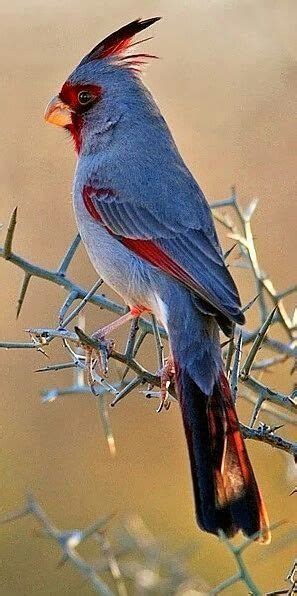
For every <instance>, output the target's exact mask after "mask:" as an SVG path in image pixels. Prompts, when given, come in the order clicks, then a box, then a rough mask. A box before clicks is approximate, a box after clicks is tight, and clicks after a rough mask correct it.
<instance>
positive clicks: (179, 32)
mask: <svg viewBox="0 0 297 596" xmlns="http://www.w3.org/2000/svg"><path fill="white" fill-rule="evenodd" d="M156 15H161V16H163V19H162V21H161V22H160V23H158V24H157V25H156V26H155V27H154V30H152V34H153V35H154V39H153V40H152V41H150V42H149V43H147V44H146V45H145V48H146V49H145V51H151V53H154V54H155V53H156V54H157V55H158V56H160V58H161V59H160V60H158V61H154V62H152V63H151V64H150V65H149V67H148V68H147V69H146V73H145V82H146V84H147V85H148V86H149V88H150V89H151V91H152V92H153V94H154V96H155V98H156V99H157V101H158V104H159V105H160V107H161V110H162V112H163V114H164V116H165V117H166V119H167V121H168V123H169V125H170V127H171V129H172V131H173V134H174V137H175V139H176V141H177V144H178V146H179V148H180V150H181V153H182V155H183V157H184V158H185V161H186V163H187V164H188V165H189V167H190V169H191V170H192V171H193V173H194V175H195V176H196V177H197V179H198V180H199V183H200V185H201V186H202V188H203V190H204V191H205V193H206V195H207V196H208V198H209V199H210V200H214V199H219V198H224V197H226V196H229V193H230V186H231V185H232V184H236V186H237V191H238V195H239V198H240V201H241V202H242V204H245V203H247V202H248V201H249V200H250V199H251V198H252V197H254V196H255V195H257V196H259V197H260V204H259V207H258V210H257V213H256V215H255V216H254V232H255V237H256V246H257V250H258V256H259V260H260V263H261V266H262V267H263V269H264V270H265V271H266V272H267V273H268V275H269V276H271V278H272V280H273V281H274V284H275V286H276V288H277V289H279V290H280V289H283V288H285V287H287V286H289V285H291V284H292V283H293V281H294V280H293V274H294V271H293V269H294V264H295V263H296V261H295V259H296V251H295V259H294V248H295V246H294V245H295V242H294V241H295V240H296V208H295V201H296V190H297V189H296V130H294V126H293V122H294V121H295V115H296V103H295V102H296V80H297V67H296V58H297V44H296V17H297V10H296V3H295V2H294V0H292V1H291V0H282V2H277V1H274V0H262V2H261V3H259V2H257V1H256V0H240V1H239V0H199V1H198V0H188V1H185V0H171V1H170V2H169V0H167V1H165V0H164V1H161V0H155V1H154V0H147V1H146V2H139V0H138V1H136V0H130V1H129V0H121V1H119V0H113V2H107V1H106V0H105V1H102V0H96V1H95V0H84V2H80V1H78V0H71V2H70V1H69V0H63V1H62V2H61V0H60V1H59V2H58V1H56V0H50V2H43V1H41V0H28V1H27V2H26V3H24V2H23V1H20V0H19V1H18V0H13V1H11V2H3V1H2V2H1V3H0V48H1V52H0V61H1V88H2V93H1V110H0V119H1V140H2V146H1V162H0V190H1V204H0V221H1V222H3V223H4V225H7V223H8V220H9V216H10V213H11V211H12V209H13V208H14V207H15V206H16V205H18V206H19V214H18V225H17V231H16V234H15V242H14V249H15V251H16V252H17V253H18V254H22V255H23V256H25V257H27V258H28V259H29V260H31V261H34V262H37V263H39V264H40V265H44V266H45V267H49V268H55V267H56V266H57V265H58V263H59V260H60V258H61V256H62V255H63V253H64V252H65V250H66V248H67V246H68V244H69V243H70V242H71V240H72V238H73V236H74V234H75V223H74V217H73V213H72V206H71V183H72V176H73V169H74V166H75V155H74V152H73V148H72V143H71V142H69V141H68V140H67V138H66V136H65V135H64V134H63V132H62V131H61V130H60V129H55V128H54V127H49V126H46V125H45V124H44V122H43V111H44V108H45V106H46V104H47V102H48V100H49V99H50V98H51V97H52V96H53V95H54V94H55V93H56V92H58V91H59V88H60V85H61V83H63V81H64V80H65V78H66V77H67V75H68V74H69V73H70V72H71V70H72V68H73V67H74V66H75V65H76V64H77V63H78V61H79V60H80V59H81V57H82V56H83V55H84V54H85V53H86V52H87V51H89V49H90V48H91V47H93V46H94V45H95V44H96V43H97V42H98V41H99V40H100V39H101V38H102V37H105V36H106V35H107V34H108V33H110V32H112V31H113V30H115V29H117V28H118V27H119V26H121V25H123V24H125V23H126V22H128V21H129V20H132V19H134V18H136V17H138V16H141V17H144V18H146V17H151V16H156ZM149 34H151V32H150V33H149ZM3 238H4V235H3ZM221 238H222V242H223V247H224V248H225V249H226V248H228V247H230V245H231V243H232V241H230V240H228V239H227V238H226V236H225V234H224V232H223V233H222V234H221ZM70 272H71V277H72V279H77V280H78V281H79V283H80V284H81V285H85V286H86V287H90V286H91V285H92V284H93V283H94V281H95V279H96V275H95V273H94V271H93V269H92V267H91V265H90V264H89V262H88V259H87V257H86V255H85V253H84V250H83V249H82V248H80V249H79V251H78V254H77V257H76V259H75V263H74V264H73V266H72V267H71V271H70ZM232 272H233V274H234V275H235V277H236V280H237V282H238V285H239V287H240V291H241V293H242V296H243V302H245V301H247V300H249V299H250V298H252V297H253V295H254V294H255V290H254V286H253V285H252V284H251V279H250V276H249V273H248V272H246V270H242V269H232ZM20 281H21V273H20V271H19V270H17V269H16V268H14V267H13V266H11V265H10V264H9V263H4V262H1V310H0V326H1V329H0V337H1V339H3V340H9V339H11V340H12V339H15V340H18V341H25V337H26V336H25V333H24V330H25V329H26V328H28V327H40V326H50V327H52V326H55V325H56V323H57V312H58V308H59V306H60V304H61V303H62V301H63V300H64V297H65V292H64V290H63V289H62V288H57V287H54V286H52V285H51V284H49V283H46V282H41V281H37V280H33V281H32V282H31V284H30V287H29V290H28V295H27V298H26V301H25V304H24V307H23V310H22V313H21V316H20V318H19V320H18V321H17V322H16V320H15V308H16V300H17V296H18V292H19V284H20ZM287 304H288V306H289V307H292V302H291V304H290V301H289V300H288V302H287ZM86 312H87V321H86V328H87V330H88V331H89V332H91V331H92V330H94V329H97V328H98V327H99V326H101V324H102V323H103V322H107V321H110V320H112V315H111V314H106V313H104V312H101V311H98V310H96V309H95V308H94V307H92V306H89V307H88V309H87V311H86ZM256 316H257V311H255V313H253V312H251V313H250V314H249V321H250V323H251V324H252V323H254V322H255V317H256ZM117 337H118V340H117V341H118V345H119V346H121V343H122V341H123V338H124V334H122V335H120V334H119V335H118V336H117ZM279 337H281V333H280V335H279ZM48 352H49V355H50V357H51V361H52V362H56V361H58V359H59V358H60V359H61V357H64V354H63V353H62V352H61V351H60V352H59V349H58V348H52V347H51V348H50V349H49V351H48ZM0 356H1V379H2V390H1V397H0V400H1V458H0V465H1V487H2V490H1V506H0V507H1V513H2V512H3V513H4V512H6V511H7V510H9V509H14V508H17V507H19V504H20V502H21V501H22V499H23V497H24V494H25V493H26V491H29V490H30V491H33V492H34V494H35V496H36V497H37V498H38V499H39V500H40V502H41V504H43V505H44V507H45V508H46V510H47V511H48V513H49V515H50V516H51V517H52V518H53V519H54V520H55V522H56V523H57V524H58V525H60V526H61V527H69V528H70V527H79V526H81V525H85V524H87V523H90V522H91V521H93V520H94V519H95V518H96V517H98V515H100V514H105V513H110V512H113V513H116V514H117V516H118V517H119V518H121V516H123V517H124V516H126V515H128V514H130V513H133V512H137V513H138V514H140V515H141V516H142V518H143V519H144V521H145V522H146V523H147V524H148V526H149V527H150V529H151V530H152V531H153V533H154V534H155V535H157V536H159V537H160V538H161V539H163V540H164V542H165V543H166V544H167V545H168V547H169V548H170V549H172V550H174V549H177V548H182V547H183V546H184V545H186V544H188V543H192V544H195V545H196V546H195V551H194V556H193V557H192V560H191V570H192V572H193V573H194V574H195V573H196V574H197V575H201V576H203V577H204V578H205V580H206V582H207V583H208V584H210V585H214V584H216V583H218V582H219V581H220V580H222V579H224V578H225V577H227V576H228V575H230V574H231V573H233V570H234V563H233V561H232V560H231V558H230V555H229V554H228V553H227V552H226V551H225V549H224V547H223V546H222V545H221V544H219V542H218V541H217V540H216V539H215V538H214V537H210V536H208V535H205V534H202V533H201V532H200V531H197V529H196V527H195V522H194V516H193V504H192V495H191V484H190V475H189V468H188V461H187V455H186V449H185V442H184V436H183V431H182V427H181V420H180V415H179V411H178V407H177V406H176V405H175V406H174V407H171V409H170V411H169V412H168V413H166V414H165V412H163V413H162V414H161V415H157V414H156V413H155V408H156V404H155V403H153V402H150V401H148V402H146V401H145V400H143V399H141V397H140V396H139V395H138V394H137V392H135V393H134V394H132V396H129V398H128V399H127V400H124V401H123V402H121V403H120V404H119V405H118V406H117V407H116V408H115V409H114V410H113V411H112V412H111V419H112V425H113V430H114V434H115V438H116V445H117V457H116V458H115V459H113V460H111V458H110V455H109V452H108V449H107V446H106V443H105V440H104V437H103V433H102V431H101V427H100V423H99V420H98V415H97V411H96V406H95V404H94V403H93V401H92V400H91V399H90V398H89V397H73V396H71V397H66V398H64V399H63V400H62V399H61V400H57V401H56V402H54V403H52V404H47V405H42V404H41V402H40V392H41V390H42V389H43V388H45V387H46V388H50V387H52V386H53V387H54V386H57V385H59V386H63V385H66V384H69V383H70V382H71V373H64V372H57V373H50V374H48V375H43V376H41V375H37V374H34V370H35V369H36V368H38V367H40V366H45V365H46V364H47V362H45V359H44V357H43V356H42V354H40V353H37V352H36V353H35V352H33V351H31V350H30V351H29V350H28V351H19V350H18V351H15V352H13V351H7V352H4V351H1V354H0ZM143 357H144V359H145V360H144V361H145V362H146V363H147V365H148V366H150V367H152V368H154V367H155V364H154V363H152V356H151V352H150V351H149V350H148V351H147V352H146V353H144V354H143ZM288 372H289V368H288V367H286V366H282V367H276V368H275V369H274V371H273V372H270V373H265V374H264V376H263V377H262V380H263V382H266V383H269V384H270V385H271V386H273V387H275V388H278V389H279V390H280V391H283V392H286V391H290V390H291V384H292V379H291V377H290V376H289V374H288ZM239 411H240V416H241V419H242V420H243V421H246V420H248V416H249V413H250V409H249V407H248V406H247V405H246V402H244V401H243V400H239ZM267 420H268V422H269V417H267ZM286 432H288V436H289V435H290V436H292V433H293V429H292V428H290V427H288V430H286V429H285V430H284V432H283V434H284V435H286ZM248 449H249V453H250V455H251V459H252V461H253V464H254V466H255V470H256V475H257V477H258V479H259V483H260V484H261V487H262V490H263V493H264V496H265V499H266V501H267V507H268V510H269V513H270V519H271V521H272V522H274V521H278V520H280V519H283V518H284V517H285V518H286V520H288V524H286V525H284V526H283V527H282V528H281V529H279V530H276V531H275V533H274V535H273V541H272V545H271V546H270V547H267V548H266V549H264V548H261V547H260V546H258V545H255V546H253V547H251V548H250V549H249V550H248V551H247V553H246V559H247V561H248V562H249V564H250V569H251V571H252V572H253V575H254V578H255V580H256V581H257V582H258V584H259V585H260V587H261V589H262V590H263V592H264V591H272V590H273V589H277V588H280V587H282V586H283V578H284V577H285V575H286V573H287V571H288V569H289V567H290V566H291V564H292V560H293V556H294V546H293V545H292V543H291V542H290V543H288V542H287V540H286V532H287V531H288V529H289V527H290V525H292V523H293V516H294V496H289V493H290V491H291V490H292V489H293V486H294V479H293V476H292V468H291V464H290V462H289V460H288V457H287V456H286V455H285V454H283V453H281V452H278V451H273V450H272V449H271V448H269V447H268V446H265V445H262V444H255V443H253V442H248ZM33 527H34V522H31V521H30V520H24V521H20V522H16V523H14V524H13V525H8V526H5V527H3V528H1V532H0V549H1V558H2V566H1V571H0V576H1V582H0V593H1V594H5V595H10V594H30V595H31V594H57V595H60V594H61V595H62V594H89V593H91V589H90V587H89V586H88V585H87V584H85V583H84V582H82V580H81V578H80V577H79V576H78V575H77V574H76V572H75V571H74V570H72V569H71V568H70V567H67V566H66V567H65V568H62V569H58V570H57V568H56V562H57V552H56V549H55V547H53V546H52V545H51V544H50V543H49V542H47V541H46V540H44V539H39V538H34V537H33V534H32V528H33ZM281 537H283V540H282V541H280V539H281ZM226 593H229V594H239V595H240V594H244V593H246V590H245V589H244V588H242V587H241V586H240V584H238V585H237V586H236V589H235V588H234V587H233V588H232V589H231V590H229V592H228V591H226Z"/></svg>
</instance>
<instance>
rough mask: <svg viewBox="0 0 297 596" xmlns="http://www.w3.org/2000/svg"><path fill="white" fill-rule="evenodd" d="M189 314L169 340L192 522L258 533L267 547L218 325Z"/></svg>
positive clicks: (216, 530) (172, 329) (214, 531)
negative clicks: (188, 468)
mask: <svg viewBox="0 0 297 596" xmlns="http://www.w3.org/2000/svg"><path fill="white" fill-rule="evenodd" d="M193 314H194V320H193V319H192V317H190V320H189V319H188V321H187V324H186V327H184V328H183V329H180V330H179V329H177V325H176V318H175V321H174V325H169V337H170V340H171V348H172V352H173V357H174V363H175V376H176V382H177V389H178V393H179V397H180V404H181V411H182V417H183V423H184V428H185V433H186V438H187V444H188V450H189V456H190V464H191V472H192V480H193V489H194V499H195V506H196V516H197V522H198V525H199V526H200V527H201V528H202V529H203V530H205V531H206V532H211V533H212V534H218V533H219V530H220V529H221V530H223V531H224V533H225V534H226V535H227V536H229V537H231V536H234V534H236V532H237V531H239V530H242V532H243V533H244V534H245V535H246V536H252V535H253V534H256V533H257V532H260V533H261V534H260V537H259V541H261V542H264V543H268V542H269V541H270V532H269V522H268V517H267V513H266V509H265V505H264V502H263V499H262V496H261V493H260V491H259V488H258V486H257V482H256V479H255V476H254V472H253V469H252V466H251V462H250V460H249V457H248V454H247V451H246V448H245V444H244V441H243V438H242V436H241V433H240V429H239V423H238V418H237V414H236V411H235V407H234V403H233V399H232V396H231V391H230V387H229V383H228V381H227V379H226V376H225V373H224V371H223V368H222V363H221V356H220V347H219V338H218V330H217V325H216V323H215V322H213V323H212V322H210V323H209V322H207V321H206V319H205V317H203V316H202V315H201V314H200V313H197V311H196V313H193V311H192V315H193ZM170 318H171V317H170ZM169 323H170V321H169ZM197 324H198V332H199V333H198V334H197V335H196V334H195V327H196V330H197ZM207 325H208V327H207ZM191 335H192V337H193V335H194V339H190V340H189V337H190V338H191ZM185 338H187V340H186V344H185ZM211 379H212V381H211Z"/></svg>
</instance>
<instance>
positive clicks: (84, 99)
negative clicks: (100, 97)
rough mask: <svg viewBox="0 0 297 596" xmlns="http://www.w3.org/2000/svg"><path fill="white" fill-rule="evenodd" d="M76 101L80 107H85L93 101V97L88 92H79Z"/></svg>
mask: <svg viewBox="0 0 297 596" xmlns="http://www.w3.org/2000/svg"><path fill="white" fill-rule="evenodd" d="M77 99H78V101H79V103H80V105H82V106H87V105H88V104H89V103H91V102H92V101H93V100H94V96H93V95H92V93H90V92H89V91H80V92H79V94H78V96H77Z"/></svg>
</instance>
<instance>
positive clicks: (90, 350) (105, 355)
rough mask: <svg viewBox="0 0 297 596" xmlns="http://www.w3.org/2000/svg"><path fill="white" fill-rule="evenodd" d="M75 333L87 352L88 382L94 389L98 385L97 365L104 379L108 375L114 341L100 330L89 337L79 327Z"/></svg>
mask: <svg viewBox="0 0 297 596" xmlns="http://www.w3.org/2000/svg"><path fill="white" fill-rule="evenodd" d="M75 333H76V334H77V336H78V338H79V340H80V345H81V347H82V348H83V349H84V350H85V355H86V363H85V365H86V371H87V382H88V385H90V387H91V389H92V388H93V387H94V385H95V383H96V380H95V379H94V377H93V370H94V368H95V366H96V365H97V364H98V368H99V372H100V374H102V375H103V376H104V377H106V376H107V374H108V359H109V356H110V354H111V352H112V350H113V347H114V341H113V340H111V339H105V337H104V335H103V334H102V333H101V332H100V330H99V331H96V332H95V333H93V334H92V335H91V336H89V335H87V334H86V333H85V332H84V331H82V329H80V328H79V327H75Z"/></svg>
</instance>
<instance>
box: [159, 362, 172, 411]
mask: <svg viewBox="0 0 297 596" xmlns="http://www.w3.org/2000/svg"><path fill="white" fill-rule="evenodd" d="M157 375H158V376H159V377H160V381H161V391H160V403H159V406H158V409H157V413H158V414H159V412H162V410H163V408H165V410H169V408H170V395H169V391H168V390H169V387H170V385H171V383H172V382H173V381H174V363H173V360H172V358H171V357H169V358H167V359H166V360H165V362H164V366H163V367H162V368H160V369H159V370H158V371H157Z"/></svg>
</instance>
